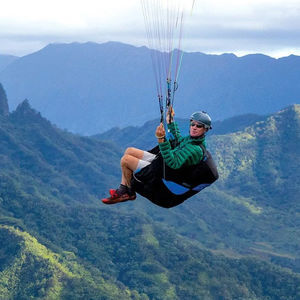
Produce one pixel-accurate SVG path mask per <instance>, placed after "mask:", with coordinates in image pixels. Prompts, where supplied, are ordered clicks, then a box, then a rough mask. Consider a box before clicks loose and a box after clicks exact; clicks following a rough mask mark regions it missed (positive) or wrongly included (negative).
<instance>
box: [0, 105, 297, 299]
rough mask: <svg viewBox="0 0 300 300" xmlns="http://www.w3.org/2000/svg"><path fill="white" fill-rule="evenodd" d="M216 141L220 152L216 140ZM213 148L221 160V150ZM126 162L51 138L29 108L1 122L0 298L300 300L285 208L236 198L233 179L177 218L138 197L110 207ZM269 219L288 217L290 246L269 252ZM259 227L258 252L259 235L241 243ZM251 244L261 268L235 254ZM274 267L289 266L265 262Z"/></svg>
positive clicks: (88, 143) (59, 135)
mask: <svg viewBox="0 0 300 300" xmlns="http://www.w3.org/2000/svg"><path fill="white" fill-rule="evenodd" d="M297 108H298V107H297V106H295V107H293V108H289V109H288V111H289V112H290V111H292V112H293V111H295V110H296V109H297ZM278 115H280V113H279V114H278ZM276 116H277V115H276ZM276 116H275V117H274V118H275V119H276V118H277V117H276ZM296 120H297V118H296ZM261 126H262V125H261ZM247 130H248V129H247ZM249 130H250V129H249ZM235 134H240V133H239V132H238V133H234V134H233V135H235ZM229 136H230V135H229ZM213 138H215V139H216V141H215V143H217V142H218V141H219V140H218V139H221V136H216V137H211V139H213ZM225 138H228V135H226V136H224V137H223V139H225ZM242 141H243V139H242ZM247 141H248V140H247ZM212 142H213V140H211V141H210V143H212ZM212 150H213V151H214V153H215V156H216V157H218V155H219V153H218V152H217V150H218V151H222V148H221V146H220V145H218V147H216V148H212ZM228 151H229V150H228ZM120 156H121V152H120V150H119V149H118V147H117V146H114V145H113V144H112V143H108V142H102V141H99V140H96V139H95V138H87V137H80V136H75V135H72V134H70V133H68V132H65V131H62V130H60V129H58V128H56V127H55V126H53V125H51V124H50V123H49V122H48V121H47V120H45V119H44V118H42V117H41V115H40V114H39V113H37V112H36V111H34V110H32V109H31V108H30V105H29V103H28V101H25V102H24V103H23V104H22V105H20V106H19V107H18V109H17V110H16V111H15V112H13V113H11V114H10V115H8V116H7V115H1V116H0V158H1V159H0V245H1V247H0V299H1V298H4V299H6V298H8V299H9V298H16V299H29V298H37V299H39V298H40V299H172V300H173V299H239V298H240V299H297V297H300V290H299V286H300V275H299V274H297V269H296V264H293V263H292V262H293V261H296V260H297V259H298V257H297V249H294V248H292V247H294V246H295V245H297V237H296V234H297V233H298V230H299V226H298V225H297V223H294V227H293V229H294V231H292V229H291V227H290V226H291V225H290V224H289V223H286V219H285V218H286V216H285V213H286V212H285V210H284V209H283V208H284V205H283V206H280V210H279V209H277V207H278V205H277V204H276V205H274V206H271V205H269V206H267V205H266V204H265V202H262V203H259V204H258V201H259V199H260V198H256V197H254V198H253V199H252V198H250V197H247V189H246V188H245V187H243V186H241V190H240V194H239V190H238V189H237V187H230V186H229V187H227V186H226V184H227V183H226V181H228V180H229V179H230V176H231V174H228V176H227V177H225V176H224V178H222V179H221V180H220V181H219V183H218V184H216V185H215V186H214V187H213V188H210V189H208V190H207V191H206V192H203V194H202V193H201V196H199V197H196V198H195V199H191V200H189V201H187V202H186V203H185V204H184V205H182V206H180V207H178V208H176V209H172V210H164V209H161V208H158V207H156V206H154V205H152V204H150V203H149V202H148V201H146V200H145V199H141V198H139V199H138V200H136V201H133V202H130V203H124V204H122V205H116V206H113V207H106V206H103V205H102V204H100V201H99V198H100V197H101V194H103V193H106V192H107V190H108V188H109V187H112V186H115V185H116V184H117V183H118V180H119V175H120V171H119V158H120ZM235 159H237V158H235ZM220 162H221V161H220ZM220 169H221V173H222V174H225V170H226V168H224V169H222V168H220ZM200 199H202V200H201V201H199V200H200ZM265 201H267V200H265ZM276 201H277V200H276ZM291 203H292V204H291V206H294V207H296V208H297V206H296V204H295V203H293V202H291ZM279 204H280V205H281V203H279ZM266 207H267V208H268V209H269V210H270V211H269V210H268V209H266ZM290 210H291V209H290ZM274 211H276V212H278V213H279V211H281V212H282V219H280V222H278V220H277V224H279V225H280V226H279V225H278V227H279V228H281V230H282V231H283V232H286V231H288V232H289V236H286V237H284V239H283V241H282V242H281V240H280V238H277V240H276V242H274V244H272V243H271V242H272V239H271V235H273V236H275V235H276V234H278V231H276V230H277V229H278V228H275V229H274V230H273V231H272V232H270V233H266V232H265V231H264V230H265V227H264V226H265V225H266V224H269V225H270V227H267V229H268V230H269V229H270V228H272V226H271V225H272V224H274V223H272V222H274V220H273V219H272V218H271V217H270V215H271V213H273V212H274ZM267 213H268V214H267ZM269 213H270V215H269ZM222 214H225V216H222ZM295 214H296V213H295ZM262 216H263V218H262V220H261V219H260V218H261V217H262ZM268 218H269V219H268ZM245 220H247V221H245ZM225 221H227V222H228V223H226V222H225ZM258 221H259V222H258ZM256 222H257V223H256ZM229 223H230V224H231V227H230V226H229ZM254 224H255V225H256V224H257V228H258V229H257V230H262V232H261V236H259V237H260V239H259V242H260V243H259V242H257V241H256V238H257V233H256V234H253V235H252V236H251V234H250V232H244V235H240V233H241V232H243V231H244V230H245V228H249V230H250V228H251V229H252V230H253V232H256V231H255V230H256V229H255V228H254ZM222 227H223V228H222ZM237 228H238V229H239V230H237ZM265 235H266V236H268V235H269V237H268V239H267V240H262V239H261V237H264V236H265ZM292 238H294V240H291V239H292ZM287 241H289V243H288V247H286V246H285V243H286V242H287ZM246 243H248V244H249V245H248V248H246V246H245V245H246ZM255 243H256V245H257V246H256V247H257V248H260V251H261V252H265V253H266V254H265V255H266V257H265V258H266V259H265V260H262V258H264V257H263V256H262V255H256V256H246V255H243V256H242V255H239V256H237V255H236V253H240V254H247V251H246V250H247V249H248V253H251V254H255V253H256V252H255V251H254V250H252V251H250V250H251V248H253V247H254V246H253V245H254V244H255ZM235 244H236V246H235V247H233V245H235ZM298 245H299V243H298ZM205 248H211V249H215V251H214V252H215V253H214V252H211V251H208V250H205ZM230 249H231V251H232V253H234V255H235V257H229V256H230V255H229V254H230V253H229V250H230ZM280 249H282V252H280V251H281V250H280ZM279 250H280V251H279ZM283 250H284V251H283ZM220 252H221V254H220ZM271 252H274V254H273V255H271V256H270V253H271ZM284 253H285V254H284ZM224 254H226V255H224ZM274 257H275V258H276V257H278V258H282V259H286V260H285V261H284V263H283V262H282V261H275V262H276V264H277V265H275V264H273V263H270V262H268V261H266V260H272V259H273V261H274ZM287 264H290V265H287ZM280 265H285V266H287V267H289V269H287V268H282V267H280ZM291 269H294V272H293V271H292V270H291ZM22 297H23V298H22Z"/></svg>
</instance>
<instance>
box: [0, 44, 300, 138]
mask: <svg viewBox="0 0 300 300" xmlns="http://www.w3.org/2000/svg"><path fill="white" fill-rule="evenodd" d="M299 70H300V58H299V57H298V56H293V55H291V56H289V57H284V58H280V59H273V58H271V57H268V56H264V55H260V54H255V55H247V56H244V57H236V56H235V55H233V54H223V55H205V54H202V53H185V54H184V60H183V65H182V69H181V74H180V77H179V89H178V91H177V92H176V97H175V108H176V114H177V117H179V118H187V117H188V116H189V115H190V114H191V112H193V111H196V110H199V109H204V110H206V111H208V112H209V113H210V114H211V116H212V118H213V119H214V120H223V119H225V118H229V117H233V116H236V115H241V114H248V113H254V114H259V115H264V114H270V113H274V112H276V111H278V110H280V109H282V108H283V107H286V106H287V105H290V104H294V103H297V102H299V94H300V93H299V92H300V87H299V85H298V78H299V76H300V74H299V72H300V71H299ZM0 82H2V84H3V85H4V87H5V89H6V91H7V94H8V97H9V99H10V103H9V105H10V107H11V108H12V109H15V107H16V106H17V105H18V104H19V103H20V102H21V101H23V99H24V98H28V99H30V102H31V104H32V106H33V107H34V108H35V109H37V110H38V111H40V112H42V114H43V115H44V116H46V117H47V118H48V119H49V120H50V121H51V122H53V123H55V124H56V125H57V126H59V127H60V128H66V129H68V130H70V131H72V132H77V133H81V134H96V133H99V132H104V131H105V130H108V129H110V128H112V127H114V126H116V125H117V126H119V127H121V128H122V127H125V126H128V125H131V126H136V125H142V124H143V123H144V122H145V121H146V120H151V119H154V118H156V117H157V118H158V117H159V108H158V103H157V102H158V101H157V99H156V92H155V84H154V78H153V71H152V64H151V60H150V54H149V50H148V49H147V48H146V47H139V48H137V47H133V46H130V45H126V44H121V43H115V42H109V43H105V44H95V43H85V44H79V43H72V44H50V45H48V46H47V47H45V48H43V49H42V50H40V51H38V52H35V53H32V54H30V55H27V56H24V57H21V58H19V59H18V60H16V61H14V62H13V63H11V64H10V65H9V66H7V68H5V69H4V70H2V71H1V72H0Z"/></svg>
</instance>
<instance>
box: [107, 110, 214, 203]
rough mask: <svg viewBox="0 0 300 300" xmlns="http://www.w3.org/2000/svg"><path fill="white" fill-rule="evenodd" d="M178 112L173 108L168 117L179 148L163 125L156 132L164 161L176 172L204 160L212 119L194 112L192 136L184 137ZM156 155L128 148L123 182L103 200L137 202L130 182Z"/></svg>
mask: <svg viewBox="0 0 300 300" xmlns="http://www.w3.org/2000/svg"><path fill="white" fill-rule="evenodd" d="M173 117H174V110H173V108H170V113H168V114H167V124H168V129H169V130H170V132H171V133H172V135H173V137H174V140H175V146H172V145H171V143H170V141H169V140H167V139H166V138H165V136H166V132H165V129H164V126H163V124H162V123H161V124H160V125H159V126H158V127H157V128H156V132H155V136H156V138H157V141H158V144H159V149H160V153H161V155H162V157H163V160H164V162H165V163H166V164H167V165H168V166H169V167H170V168H172V169H179V168H181V167H182V166H191V165H196V164H198V163H199V162H200V161H201V160H202V157H203V151H202V149H201V147H200V146H199V144H202V145H203V146H204V147H206V144H205V133H206V132H207V131H208V130H209V129H211V118H210V117H209V115H208V114H207V113H206V112H204V111H199V112H194V113H193V114H192V115H191V118H190V130H189V135H188V136H186V137H182V136H181V135H180V132H179V129H178V126H177V124H176V122H174V121H173ZM155 157H156V155H154V154H152V153H150V152H147V151H143V150H140V149H137V148H133V147H130V148H127V149H126V151H125V153H124V155H123V157H122V159H121V169H122V180H121V184H120V186H119V188H118V189H116V190H113V189H111V190H110V191H109V193H110V197H109V198H105V199H102V202H103V203H105V204H115V203H118V202H125V201H128V200H135V198H136V193H135V191H133V190H132V189H131V188H130V182H131V178H132V174H133V172H134V171H136V170H139V169H142V168H144V167H146V166H147V165H149V164H151V162H152V161H153V160H154V159H155Z"/></svg>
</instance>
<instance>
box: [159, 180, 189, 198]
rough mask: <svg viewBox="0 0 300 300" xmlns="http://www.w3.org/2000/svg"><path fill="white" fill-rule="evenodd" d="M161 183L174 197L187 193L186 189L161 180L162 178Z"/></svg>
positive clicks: (174, 183)
mask: <svg viewBox="0 0 300 300" xmlns="http://www.w3.org/2000/svg"><path fill="white" fill-rule="evenodd" d="M162 181H163V183H164V184H165V186H166V187H167V188H168V189H169V191H170V192H172V193H173V194H175V195H182V194H184V193H186V192H187V191H189V189H188V188H186V187H184V186H182V185H180V184H178V183H176V182H173V181H168V180H165V179H163V178H162Z"/></svg>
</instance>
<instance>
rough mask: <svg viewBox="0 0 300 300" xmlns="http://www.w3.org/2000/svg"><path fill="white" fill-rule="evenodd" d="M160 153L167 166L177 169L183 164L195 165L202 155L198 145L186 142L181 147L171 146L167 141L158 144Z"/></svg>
mask: <svg viewBox="0 0 300 300" xmlns="http://www.w3.org/2000/svg"><path fill="white" fill-rule="evenodd" d="M159 148H160V152H161V155H162V157H163V159H164V161H165V163H166V164H167V166H168V167H170V168H172V169H179V168H181V167H182V166H183V165H184V164H187V165H189V166H190V165H195V164H197V163H199V162H200V161H201V159H202V157H203V151H202V149H201V147H200V146H197V145H193V144H186V145H185V146H184V147H183V148H181V149H179V148H175V149H172V148H171V144H170V142H169V141H165V142H163V143H160V144H159Z"/></svg>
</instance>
